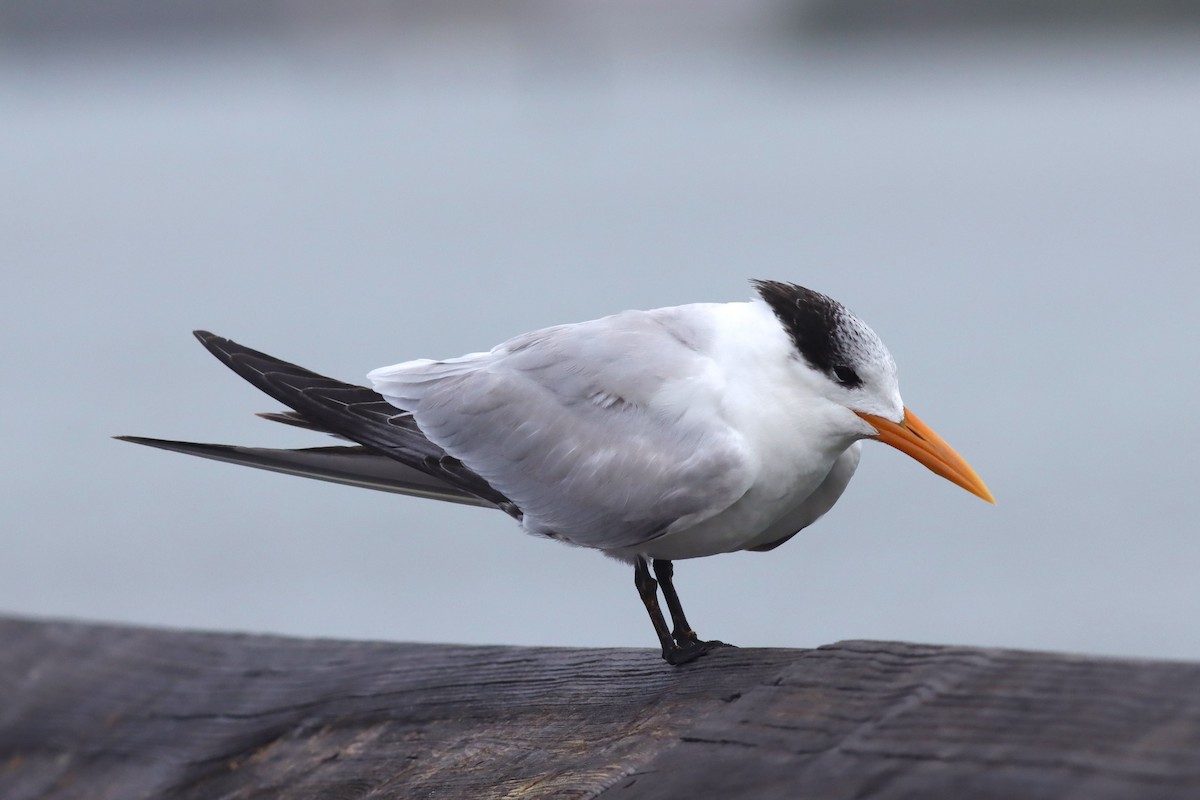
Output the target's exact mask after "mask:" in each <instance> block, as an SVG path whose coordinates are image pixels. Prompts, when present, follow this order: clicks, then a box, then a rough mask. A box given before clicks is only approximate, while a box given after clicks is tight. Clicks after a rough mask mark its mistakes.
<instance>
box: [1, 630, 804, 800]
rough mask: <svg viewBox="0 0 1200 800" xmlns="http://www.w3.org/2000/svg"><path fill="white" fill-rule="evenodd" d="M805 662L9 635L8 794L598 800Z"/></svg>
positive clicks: (4, 779) (17, 797) (146, 636)
mask: <svg viewBox="0 0 1200 800" xmlns="http://www.w3.org/2000/svg"><path fill="white" fill-rule="evenodd" d="M795 655H796V653H795V651H762V650H729V651H727V652H723V653H721V657H719V658H713V659H710V660H709V661H708V663H707V664H706V665H705V666H704V668H703V669H681V670H676V669H672V668H671V667H668V666H667V665H665V664H664V663H663V662H662V661H661V660H660V659H659V657H658V654H657V652H655V651H650V650H568V649H537V648H515V647H454V646H434V645H407V644H405V645H397V644H383V643H362V642H338V641H311V640H297V639H282V638H276V637H255V636H238V635H222V634H201V633H185V632H177V631H164V630H151V629H139V628H126V627H114V626H91V625H77V624H69V623H35V622H29V621H21V620H13V619H3V618H0V797H2V798H5V800H21V799H22V798H98V797H112V798H122V800H131V799H133V798H151V797H153V798H165V797H170V798H204V800H213V798H250V797H288V798H307V797H313V798H316V797H321V798H336V797H363V796H368V795H369V796H370V797H378V798H386V797H395V798H412V797H429V798H439V797H444V798H483V797H523V798H539V797H590V796H593V795H594V794H595V793H597V792H598V791H600V790H601V789H603V788H604V787H606V786H607V785H609V784H610V783H612V782H613V781H615V780H617V779H618V778H620V777H621V776H623V775H626V774H628V773H630V772H632V771H633V770H634V769H636V767H637V766H638V765H639V764H641V763H643V762H644V761H645V760H646V759H647V758H649V757H650V756H651V755H652V754H653V753H654V752H656V751H657V750H658V749H659V748H661V747H662V746H664V744H669V743H672V742H674V741H676V740H677V739H678V736H679V734H680V732H681V731H682V730H684V729H685V728H687V727H689V726H690V725H693V724H695V721H696V720H697V718H699V717H701V716H703V715H704V714H705V713H708V712H710V711H712V710H715V709H717V708H719V707H721V706H723V705H724V704H725V702H726V700H725V698H726V697H727V696H728V694H730V693H733V692H736V691H741V690H744V689H746V688H749V686H752V685H754V684H755V683H756V682H758V681H761V680H765V679H767V678H769V676H770V675H773V674H774V673H776V672H778V671H779V670H780V669H781V668H782V667H783V666H784V665H785V664H786V663H787V662H788V661H789V660H791V659H793V658H795ZM722 687H734V688H732V689H730V688H724V689H723V688H722Z"/></svg>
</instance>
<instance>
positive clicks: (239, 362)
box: [195, 331, 521, 519]
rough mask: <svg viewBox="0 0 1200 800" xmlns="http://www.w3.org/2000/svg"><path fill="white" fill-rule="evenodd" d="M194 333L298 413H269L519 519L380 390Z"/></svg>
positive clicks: (512, 508)
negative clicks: (421, 474)
mask: <svg viewBox="0 0 1200 800" xmlns="http://www.w3.org/2000/svg"><path fill="white" fill-rule="evenodd" d="M195 336H196V338H197V339H199V340H200V343H201V344H203V345H204V346H205V347H206V348H207V349H208V351H209V352H210V353H212V354H213V355H214V356H216V357H217V359H218V360H220V361H221V363H223V364H224V365H225V366H227V367H229V368H230V369H231V370H233V371H234V372H236V373H237V374H238V375H240V376H241V377H242V378H244V379H246V380H247V381H249V382H250V383H252V384H253V385H254V386H256V387H257V388H259V389H260V390H262V391H263V392H265V393H266V394H268V395H270V396H271V397H273V398H275V399H276V400H278V401H279V402H281V403H283V404H284V405H286V406H288V407H289V408H292V409H294V410H295V412H296V415H298V417H299V419H294V418H293V415H291V414H286V413H285V414H282V415H279V414H276V415H271V416H269V417H268V418H270V419H274V420H276V421H279V422H286V423H288V424H293V425H296V424H299V425H300V426H301V427H308V428H312V429H315V430H319V431H325V432H328V433H333V434H335V435H337V436H342V437H344V438H346V439H350V440H351V441H354V442H358V443H359V444H361V445H364V446H366V447H368V448H370V449H371V450H373V451H375V452H377V453H380V454H383V455H386V456H388V457H390V458H394V459H395V460H397V461H399V462H400V463H402V464H406V465H408V466H410V467H412V468H414V469H417V470H420V471H422V472H424V473H425V474H427V475H431V476H433V477H435V478H438V479H439V480H441V481H444V482H445V483H447V484H449V485H450V486H453V487H456V488H459V489H462V490H464V491H466V492H468V493H470V494H472V495H474V496H476V497H478V498H480V499H482V500H485V501H487V502H488V503H490V504H492V505H495V506H498V507H500V508H501V509H503V510H504V511H506V512H508V513H509V514H511V515H512V516H514V517H517V518H518V519H519V518H520V516H521V512H520V511H519V510H518V509H517V508H516V506H515V505H514V504H513V503H512V501H511V500H509V499H508V498H507V497H505V496H504V495H502V494H501V493H500V492H498V491H496V490H495V489H493V488H492V486H491V485H490V484H489V483H488V482H487V481H485V480H484V479H483V478H481V477H480V476H479V475H477V474H476V473H475V472H473V471H472V470H471V469H470V468H468V467H467V466H466V465H465V464H463V463H462V462H461V461H459V460H458V459H456V458H453V457H452V456H450V455H448V454H447V453H446V452H445V451H444V450H442V449H441V448H440V447H438V446H437V445H436V444H434V443H433V442H431V441H429V440H428V439H426V438H425V434H423V433H422V432H421V429H420V428H418V427H417V425H416V422H415V421H414V420H413V418H412V415H410V414H407V413H405V412H404V411H401V410H400V409H398V408H396V407H395V406H393V405H392V404H390V403H388V402H387V401H386V400H384V399H383V396H382V395H380V394H379V393H377V392H375V391H373V390H371V389H368V388H366V387H364V386H355V385H354V384H349V383H342V382H341V381H338V380H334V379H333V378H327V377H325V376H323V375H318V374H317V373H315V372H312V371H311V370H307V369H305V368H303V367H300V366H297V365H295V364H290V363H288V362H286V361H282V360H280V359H278V358H275V357H274V356H269V355H267V354H266V353H261V352H259V351H257V350H252V349H250V348H249V347H245V346H243V345H240V344H238V343H237V342H235V341H233V340H231V339H225V338H223V337H220V336H216V335H215V334H212V333H209V332H208V331H195ZM300 420H303V421H304V422H303V423H301V422H300Z"/></svg>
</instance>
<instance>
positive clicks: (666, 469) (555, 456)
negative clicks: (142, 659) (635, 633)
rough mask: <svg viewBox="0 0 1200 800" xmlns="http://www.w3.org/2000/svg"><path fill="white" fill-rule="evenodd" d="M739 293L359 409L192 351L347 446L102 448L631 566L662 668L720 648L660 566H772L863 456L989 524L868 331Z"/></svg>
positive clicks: (513, 348)
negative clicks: (276, 481) (400, 509)
mask: <svg viewBox="0 0 1200 800" xmlns="http://www.w3.org/2000/svg"><path fill="white" fill-rule="evenodd" d="M753 284H754V287H755V289H756V290H757V296H756V297H755V298H753V299H752V300H750V301H748V302H740V303H705V304H694V305H684V306H675V307H671V308H659V309H654V310H652V311H626V312H623V313H620V314H616V315H613V316H610V317H605V318H603V319H597V320H592V321H589V322H580V323H577V324H572V325H559V326H556V327H552V328H545V329H542V330H537V331H533V332H531V333H526V334H524V335H521V336H517V337H516V338H514V339H510V340H509V341H507V342H504V343H503V344H500V345H497V346H496V347H494V348H492V349H491V350H489V351H487V352H481V353H471V354H469V355H465V356H462V357H460V358H450V359H445V360H439V361H435V360H430V359H419V360H416V361H405V362H403V363H400V364H396V365H394V366H390V367H382V368H380V369H377V370H374V371H372V372H371V373H369V374H368V376H367V378H368V379H369V381H370V382H371V384H372V386H373V387H374V388H373V389H368V388H366V387H363V386H356V385H353V384H346V383H342V382H340V381H336V380H333V379H331V378H326V377H323V376H321V375H317V374H316V373H313V372H310V371H308V370H306V369H303V368H301V367H297V366H295V365H293V364H289V363H287V362H285V361H281V360H279V359H277V358H273V357H271V356H268V355H265V354H263V353H260V352H257V351H255V350H251V349H250V348H247V347H243V346H242V345H239V344H237V343H236V342H233V341H230V340H229V339H224V338H221V337H219V336H215V335H213V334H211V333H208V332H205V331H197V332H196V337H197V338H198V339H199V340H200V341H201V343H203V344H204V346H205V347H206V348H208V350H209V351H210V352H211V353H212V354H213V355H215V356H216V357H217V358H218V359H220V360H221V361H222V362H223V363H224V364H225V365H226V366H228V367H229V368H231V369H232V370H233V371H234V372H236V373H237V374H238V375H241V376H242V377H243V378H245V379H246V380H248V381H249V382H250V383H252V384H254V385H255V386H257V387H258V388H259V389H261V390H262V391H264V392H266V393H267V394H269V395H270V396H271V397H273V398H275V399H276V400H278V401H279V402H281V403H284V404H285V405H287V406H289V407H290V408H291V409H292V410H291V411H286V412H280V413H269V414H263V415H262V416H264V417H266V418H268V419H272V420H275V421H278V422H284V423H287V424H291V425H297V426H300V427H303V428H309V429H312V430H316V431H322V432H325V433H331V434H334V435H336V436H339V437H341V438H343V439H347V440H350V441H352V442H355V443H356V444H355V445H351V446H333V447H318V448H309V449H301V450H276V449H265V448H251V447H237V446H228V445H215V444H196V443H190V442H176V441H166V440H160V439H147V438H144V437H133V436H128V437H125V436H122V437H117V438H120V439H124V440H126V441H131V442H136V443H139V444H146V445H151V446H154V447H160V448H164V449H167V450H175V451H179V452H184V453H189V454H192V455H197V456H203V457H206V458H213V459H217V460H220V461H230V462H233V463H237V464H244V465H247V466H252V467H258V468H261V469H267V470H273V471H276V472H285V473H289V474H294V475H302V476H305V477H310V478H318V479H321V480H327V481H334V482H337V483H346V484H351V485H355V486H364V487H367V488H372V489H380V490H384V491H391V492H398V493H400V494H408V495H416V496H419V497H432V498H435V499H438V500H447V501H451V502H456V503H466V504H470V505H476V506H486V507H493V508H499V509H501V510H503V511H505V512H507V513H508V514H509V515H510V516H512V517H514V518H515V519H516V520H517V521H519V522H520V523H521V526H522V527H524V529H525V530H526V531H528V532H529V533H532V534H536V535H539V536H544V537H548V538H551V539H557V540H559V541H562V542H567V543H569V544H574V545H579V546H582V547H591V548H594V549H597V550H600V551H602V552H603V553H605V554H607V555H609V556H612V557H614V558H617V559H620V560H622V561H625V562H628V563H630V564H632V565H633V568H634V583H635V585H636V587H637V590H638V593H639V595H640V596H641V599H642V602H643V603H644V604H645V606H646V611H647V612H648V613H649V615H650V619H651V621H652V622H653V624H654V630H655V632H656V634H657V635H658V640H659V644H660V645H661V646H662V655H663V658H664V659H666V660H667V661H668V662H670V663H671V664H682V663H686V662H688V661H691V660H693V659H695V658H696V657H697V656H699V655H702V654H704V653H706V652H708V651H709V650H711V649H713V648H714V647H720V646H724V644H723V643H722V642H716V641H703V640H701V639H700V638H699V637H698V636H697V635H696V632H695V631H694V630H693V629H692V626H691V625H690V624H689V623H688V621H687V618H686V617H685V616H684V612H683V607H682V606H681V604H680V602H679V596H678V594H677V593H676V591H675V586H674V583H673V564H672V562H673V561H676V560H678V559H685V558H698V557H701V556H711V555H715V554H717V553H729V552H733V551H737V550H755V551H765V550H771V549H774V548H775V547H778V546H779V545H781V544H783V543H784V542H786V541H787V540H788V539H790V538H792V537H793V536H795V535H796V533H798V532H799V531H800V530H802V529H804V528H805V527H807V526H808V525H810V524H812V523H813V522H815V521H816V520H817V519H818V518H820V517H821V516H822V515H823V514H825V512H827V511H828V510H829V509H830V508H831V507H832V506H833V504H834V503H836V502H837V499H838V498H839V497H840V496H841V494H842V491H843V490H844V489H845V488H846V484H847V483H848V482H849V480H850V478H851V476H853V474H854V470H855V468H856V467H857V466H858V461H859V456H860V447H861V442H862V440H866V439H877V440H879V441H882V442H884V443H886V444H889V445H892V446H893V447H896V448H898V449H900V450H901V451H903V452H905V453H907V454H908V455H910V456H912V457H913V458H915V459H916V460H917V461H919V462H921V463H922V464H924V465H925V466H927V467H928V468H929V469H931V470H933V471H934V472H935V473H937V474H938V475H941V476H942V477H944V478H947V479H949V480H950V481H952V482H953V483H956V484H958V485H959V486H961V487H963V488H964V489H966V490H967V491H969V492H971V493H972V494H975V495H978V496H979V497H981V498H983V499H984V500H987V501H988V502H994V500H993V499H992V495H991V493H990V492H989V491H988V489H987V487H986V486H984V484H983V481H982V480H980V479H979V476H977V475H976V474H975V472H974V470H972V469H971V467H970V466H968V465H967V463H966V461H964V460H963V459H962V458H961V457H960V456H959V455H958V454H957V453H955V452H954V450H952V449H951V448H950V446H949V445H947V444H946V443H945V442H944V441H942V439H941V438H940V437H938V436H937V434H935V433H934V432H933V431H932V430H930V429H929V428H928V427H927V426H926V425H925V424H924V423H922V422H921V421H920V420H919V419H918V418H917V417H916V415H915V414H913V413H912V412H911V411H909V410H908V409H907V408H905V406H904V403H903V402H902V401H901V399H900V390H899V386H898V383H897V379H896V364H895V362H894V361H893V360H892V357H891V355H890V354H889V353H888V350H887V348H886V347H884V345H883V342H882V341H880V339H879V337H878V336H876V335H875V332H874V331H872V330H871V329H870V328H869V327H868V326H867V325H866V323H864V322H863V321H862V320H860V319H859V318H858V317H856V316H854V315H853V314H852V313H850V311H848V310H847V309H846V308H845V306H843V305H842V304H840V303H838V302H837V301H835V300H832V299H831V298H829V297H826V296H825V295H823V294H820V293H819V292H815V291H812V290H810V289H805V288H803V287H801V286H797V285H795V284H790V283H780V282H777V281H754V282H753ZM651 572H653V575H652V574H651ZM660 587H661V589H662V594H663V599H664V600H665V601H666V604H667V609H668V612H669V614H670V617H671V622H672V625H671V627H668V625H667V622H666V620H665V619H664V616H663V613H662V611H661V609H660V607H659V602H658V589H659V588H660Z"/></svg>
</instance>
